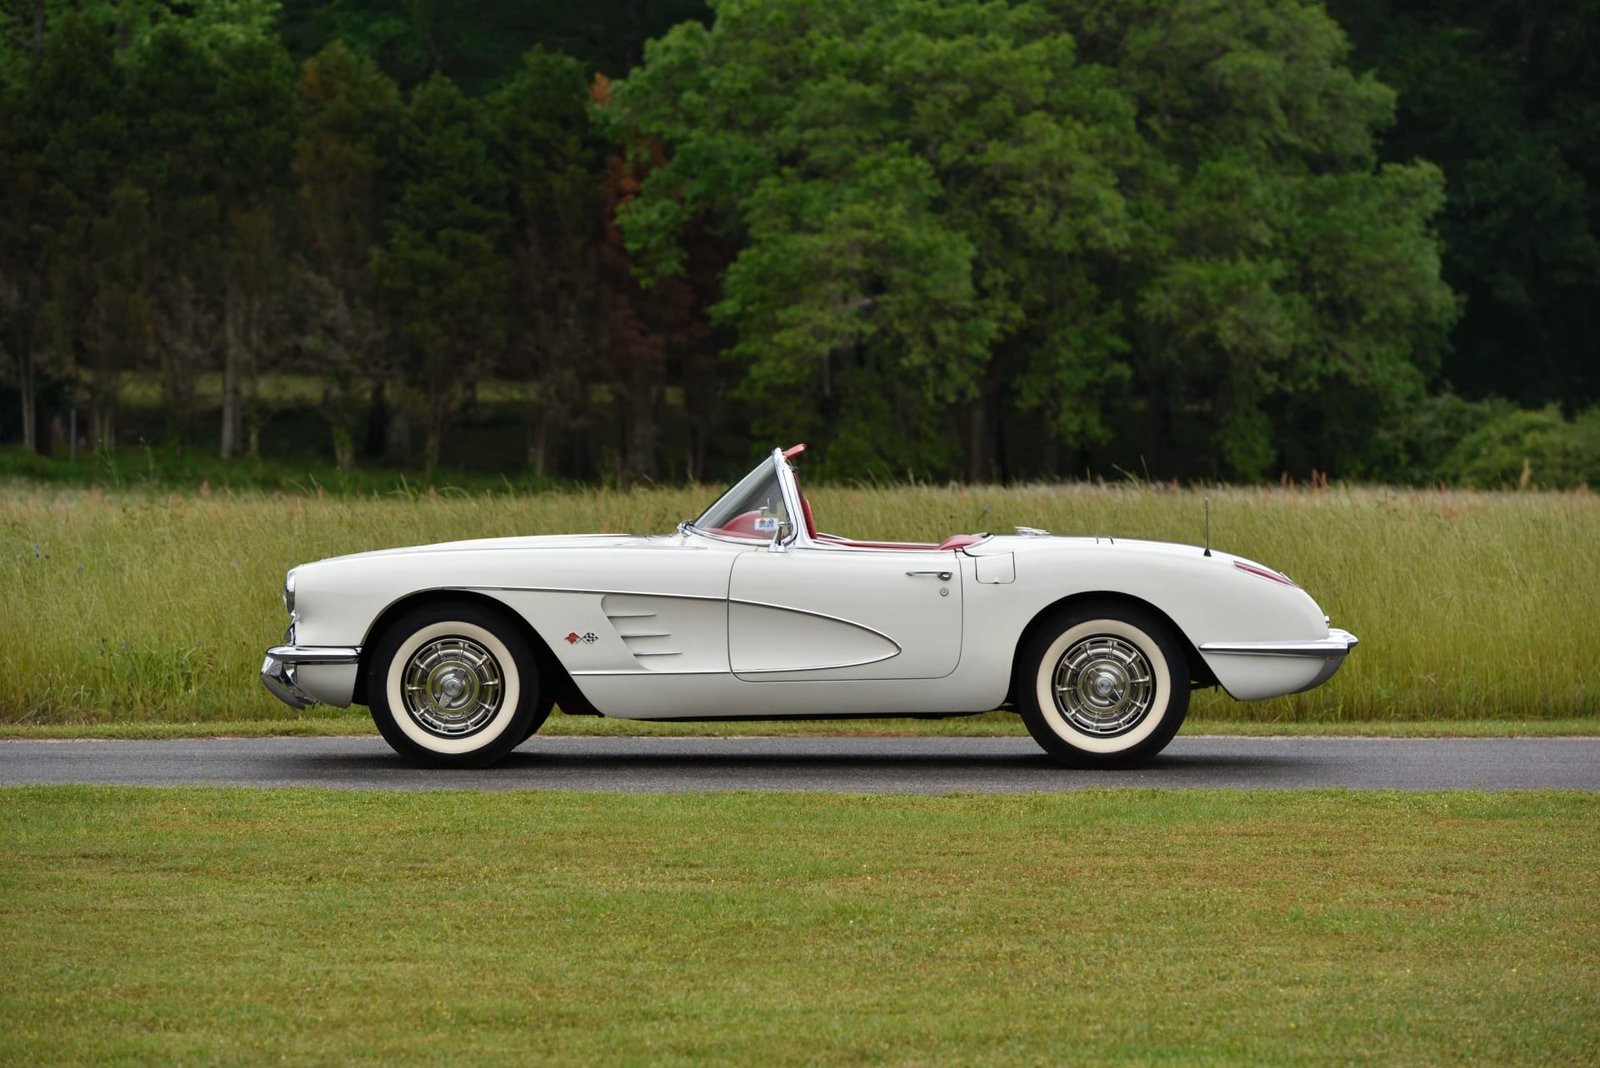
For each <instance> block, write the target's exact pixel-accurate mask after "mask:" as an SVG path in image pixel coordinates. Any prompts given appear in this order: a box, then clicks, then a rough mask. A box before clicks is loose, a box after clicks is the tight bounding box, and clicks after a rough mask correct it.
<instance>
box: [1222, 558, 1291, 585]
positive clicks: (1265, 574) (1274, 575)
mask: <svg viewBox="0 0 1600 1068" xmlns="http://www.w3.org/2000/svg"><path fill="white" fill-rule="evenodd" d="M1233 566H1234V567H1236V568H1238V569H1239V570H1240V571H1243V572H1245V573H1246V574H1250V575H1257V576H1259V577H1261V578H1264V579H1271V580H1272V581H1273V582H1281V583H1283V584H1284V585H1285V586H1293V587H1294V588H1295V589H1299V588H1300V584H1299V583H1298V582H1296V581H1295V580H1294V579H1292V578H1290V577H1289V576H1288V575H1280V574H1278V572H1276V571H1269V570H1268V569H1267V568H1264V567H1257V566H1256V565H1255V564H1247V563H1245V562H1244V561H1243V560H1235V561H1234V562H1233Z"/></svg>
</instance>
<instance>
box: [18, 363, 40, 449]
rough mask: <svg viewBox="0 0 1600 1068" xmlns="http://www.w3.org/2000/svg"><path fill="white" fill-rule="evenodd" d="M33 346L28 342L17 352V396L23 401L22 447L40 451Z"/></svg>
mask: <svg viewBox="0 0 1600 1068" xmlns="http://www.w3.org/2000/svg"><path fill="white" fill-rule="evenodd" d="M34 377H35V368H34V361H33V347H32V346H31V345H27V344H26V343H25V344H24V345H23V346H22V350H21V351H20V352H18V353H17V396H18V398H19V399H20V400H21V401H22V447H23V448H24V449H26V450H28V451H29V452H38V451H39V408H38V398H37V393H38V386H37V384H36V383H35V381H34Z"/></svg>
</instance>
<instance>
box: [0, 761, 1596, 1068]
mask: <svg viewBox="0 0 1600 1068" xmlns="http://www.w3.org/2000/svg"><path fill="white" fill-rule="evenodd" d="M0 806H3V812H4V819H3V821H0V851H3V855H4V856H5V857H6V860H5V863H4V864H3V865H0V960H4V962H5V963H4V965H3V967H0V1019H4V1021H5V1024H4V1026H3V1027H0V1061H3V1062H4V1063H8V1064H43V1063H52V1062H54V1063H85V1062H94V1063H126V1064H147V1063H152V1062H155V1061H162V1062H171V1063H185V1064H204V1063H220V1064H238V1063H264V1062H269V1061H271V1062H282V1061H287V1062H289V1063H296V1064H307V1063H323V1064H349V1063H358V1064H359V1063H374V1064H376V1063H383V1064H392V1063H408V1062H410V1063H417V1062H428V1063H459V1064H473V1065H476V1064H481V1063H484V1062H485V1061H490V1060H494V1059H501V1060H515V1061H518V1062H521V1063H554V1062H561V1063H605V1064H614V1063H635V1064H646V1063H648V1064H675V1063H683V1064H688V1063H702V1062H718V1063H739V1064H754V1063H776V1064H788V1063H814V1064H830V1065H831V1064H843V1065H855V1064H880V1063H881V1064H925V1065H932V1064H944V1063H951V1062H962V1063H992V1064H1008V1065H1009V1064H1019V1063H1035V1064H1058V1063H1065V1062H1074V1063H1110V1062H1133V1063H1157V1062H1160V1063H1184V1064H1208V1063H1264V1062H1270V1063H1297V1062H1298V1063H1348V1062H1358V1061H1359V1062H1371V1063H1379V1064H1395V1063H1438V1062H1449V1061H1470V1062H1476V1063H1484V1064H1496V1065H1501V1064H1555V1063H1565V1064H1593V1063H1595V1062H1596V1060H1597V1058H1600V911H1597V910H1596V909H1595V907H1594V875H1595V872H1596V871H1597V870H1600V835H1597V834H1596V832H1595V827H1596V823H1597V820H1600V798H1597V797H1594V796H1589V795H1574V794H1556V793H1506V794H1492V795H1483V794H1459V793H1453V794H1404V795H1402V794H1353V793H1341V792H1314V793H1235V792H1170V793H1169V792H1146V791H1132V790H1129V791H1103V792H1088V793H1077V794H1071V795H1061V796H1010V797H971V796H958V797H943V798H908V797H863V796H839V795H787V794H784V795H780V794H717V795H695V796H651V797H631V796H603V795H587V794H554V793H511V794H469V793H424V794H411V793H372V794H362V793H326V792H318V791H306V790H298V791H265V790H162V791H141V790H130V789H98V788H94V789H91V788H50V789H12V790H5V791H0Z"/></svg>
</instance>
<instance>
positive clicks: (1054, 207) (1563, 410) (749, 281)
mask: <svg viewBox="0 0 1600 1068" xmlns="http://www.w3.org/2000/svg"><path fill="white" fill-rule="evenodd" d="M713 8H714V10H710V9H707V8H704V7H702V6H701V5H700V4H698V3H690V2H687V0H680V2H678V3H676V4H674V3H660V2H656V3H645V2H643V0H609V2H604V3H597V4H594V5H567V4H555V3H533V4H512V3H509V2H503V3H498V4H495V3H490V4H483V5H477V6H475V7H474V8H473V9H472V10H471V11H469V12H463V11H460V10H457V9H456V8H454V7H453V6H451V5H444V4H431V3H422V4H416V3H406V4H400V3H398V2H385V0H336V2H334V3H331V4H318V5H313V4H309V3H298V2H290V3H287V4H285V5H283V6H282V7H280V6H279V5H278V4H276V3H274V2H272V0H246V2H238V0H192V2H187V3H183V4H177V3H170V2H163V0H142V2H127V0H124V2H117V3H111V2H107V0H99V2H96V0H85V2H75V3H72V2H61V0H5V4H4V6H3V7H0V366H3V367H4V369H5V370H4V374H5V375H6V382H7V385H8V386H10V387H11V388H12V390H13V391H14V392H13V395H14V396H15V398H16V399H15V401H14V402H13V403H11V404H8V408H9V409H11V411H8V412H6V413H5V414H4V415H0V427H4V428H5V429H6V431H7V433H6V435H5V436H6V437H7V438H9V439H11V440H16V441H20V443H21V444H22V445H23V446H24V447H27V448H32V449H42V448H48V447H49V446H50V435H49V434H48V433H47V432H46V430H45V418H46V417H47V416H51V415H55V414H58V413H59V411H60V410H61V409H62V407H63V406H65V405H71V406H73V407H76V408H79V409H81V410H82V411H84V412H85V413H86V415H87V422H88V427H89V434H88V437H89V440H91V441H93V442H115V441H116V440H117V439H118V416H119V410H120V409H121V407H122V403H123V392H124V389H125V386H126V383H127V380H128V376H129V375H132V374H136V375H140V376H143V377H144V378H146V379H151V380H154V381H156V382H158V383H159V388H160V391H161V397H162V405H163V411H164V413H165V419H166V422H167V426H166V430H165V434H166V436H167V438H168V440H169V441H171V442H172V443H174V444H175V445H176V446H179V447H190V448H194V447H207V448H209V447H212V446H210V445H209V444H208V443H204V442H202V441H201V440H200V433H201V430H200V428H201V427H202V426H207V427H211V428H212V429H209V430H207V431H206V434H207V437H210V436H211V435H212V434H215V435H216V436H215V446H214V447H215V448H216V450H217V451H218V452H219V453H220V455H221V456H223V457H224V458H227V457H234V456H239V455H243V454H250V453H257V452H259V451H260V448H261V446H260V435H261V430H262V426H263V423H264V421H266V420H267V419H269V418H271V412H272V403H271V398H270V397H269V396H264V395H263V383H264V382H265V383H270V382H271V381H273V379H274V376H281V375H285V374H296V375H314V376H317V377H318V378H319V379H320V380H321V381H322V383H323V386H322V389H321V401H320V403H319V405H318V410H319V412H320V414H321V418H322V421H323V423H324V425H325V426H326V437H325V446H324V447H325V449H326V451H327V452H328V453H329V454H330V455H332V456H333V457H335V458H336V459H337V461H338V462H339V463H340V464H341V465H346V466H348V465H350V464H353V463H356V462H358V461H361V460H367V461H379V460H381V461H386V462H389V463H392V464H396V465H410V464H419V465H421V466H424V467H426V468H429V469H431V468H433V467H434V466H436V465H437V464H438V463H439V462H440V459H441V450H442V449H443V446H444V443H445V441H446V438H447V435H449V434H450V432H451V429H452V427H455V426H459V425H460V422H461V421H462V420H463V419H470V418H472V417H473V416H472V413H473V412H474V411H475V410H477V408H478V407H479V393H480V391H481V389H482V388H483V387H484V386H485V384H487V383H490V382H493V383H496V384H497V385H498V388H499V390H500V393H499V395H500V396H502V397H503V396H505V395H506V394H505V390H506V389H507V388H509V389H510V390H511V391H512V393H511V395H512V396H514V397H516V398H518V399H517V400H516V401H515V404H516V406H517V408H518V409H519V410H520V412H521V423H522V425H523V427H524V442H525V446H526V451H525V456H517V457H514V458H510V459H511V460H512V462H515V463H517V464H520V463H522V462H523V461H524V460H525V462H526V464H527V466H528V467H529V468H530V469H531V470H533V471H535V472H538V473H541V474H553V475H559V476H565V477H597V476H605V477H611V478H614V479H616V480H618V481H620V482H623V483H626V482H628V481H630V480H633V479H637V478H681V477H694V478H701V477H714V476H716V475H719V474H721V473H722V468H723V467H725V466H726V464H727V463H736V462H738V461H741V460H743V459H745V458H747V457H748V455H749V454H750V452H751V450H752V449H753V448H756V447H759V446H762V445H765V444H770V443H771V442H772V441H775V440H777V439H778V438H785V439H787V438H789V437H804V438H808V439H810V440H811V441H812V442H813V444H814V448H815V449H816V453H817V457H818V459H819V460H820V462H821V464H822V466H823V468H824V470H825V471H826V472H827V473H829V474H832V475H835V476H840V477H861V476H873V477H896V476H899V475H902V474H904V473H907V472H911V473H914V474H917V475H921V476H933V477H960V478H971V479H990V478H1016V477H1038V476H1053V475H1062V474H1066V475H1072V474H1083V473H1085V472H1100V473H1106V472H1109V471H1111V470H1112V469H1113V468H1115V467H1119V466H1127V467H1131V468H1133V469H1135V470H1137V469H1138V465H1139V464H1143V465H1144V468H1145V469H1146V470H1148V471H1149V472H1150V473H1152V474H1155V475H1160V476H1168V475H1184V476H1202V477H1230V478H1261V477H1276V476H1277V474H1278V473H1279V472H1282V471H1287V472H1290V473H1292V474H1295V475H1304V474H1306V473H1309V472H1310V471H1312V470H1320V471H1324V472H1327V471H1331V472H1333V473H1335V474H1342V475H1348V476H1353V477H1374V478H1397V479H1408V480H1431V479H1434V478H1440V477H1457V478H1466V479H1470V480H1477V481H1494V480H1497V479H1503V478H1506V477H1508V475H1507V472H1508V471H1509V472H1510V477H1513V478H1514V477H1516V476H1517V473H1518V471H1527V470H1532V471H1533V472H1534V474H1535V476H1536V477H1538V478H1539V479H1540V480H1542V481H1547V482H1562V481H1566V482H1574V481H1579V480H1582V479H1585V478H1593V477H1596V476H1597V475H1600V470H1596V465H1597V464H1600V416H1595V415H1594V414H1593V413H1590V414H1588V415H1584V414H1581V413H1582V412H1583V410H1584V409H1586V408H1588V407H1589V406H1591V405H1593V404H1594V402H1595V401H1597V400H1600V370H1597V366H1600V365H1597V361H1596V359H1595V346H1594V342H1593V340H1592V339H1593V338H1594V337H1595V336H1597V327H1600V324H1597V323H1595V322H1594V317H1595V315H1596V314H1597V312H1596V302H1595V301H1594V299H1593V294H1594V291H1595V285H1596V283H1597V282H1600V241H1597V239H1596V234H1595V222H1594V220H1595V218H1596V214H1595V212H1596V207H1597V206H1596V204H1595V196H1596V190H1597V189H1600V174H1597V168H1600V143H1597V138H1600V133H1597V130H1600V123H1596V122H1595V121H1593V120H1594V116H1595V114H1596V108H1597V107H1600V85H1596V83H1595V70H1596V67H1597V63H1596V60H1595V59H1594V56H1595V55H1596V54H1597V53H1596V50H1595V48H1594V47H1593V46H1594V45H1595V44H1596V43H1597V42H1596V41H1595V40H1594V37H1595V35H1596V32H1597V31H1596V22H1597V20H1596V19H1595V18H1594V16H1595V14H1596V11H1595V4H1594V3H1592V2H1588V0H1566V2H1563V3H1557V4H1551V5H1547V6H1545V7H1528V6H1526V5H1521V6H1512V5H1508V4H1503V3H1484V2H1480V3H1477V4H1470V3H1469V4H1466V5H1459V4H1453V5H1420V6H1418V5H1408V6H1406V7H1405V8H1403V9H1398V8H1391V5H1389V4H1388V3H1387V2H1385V0H1334V2H1333V3H1332V4H1331V5H1330V9H1324V8H1323V7H1322V6H1320V5H1318V4H1311V3H1297V2H1289V3H1284V2H1276V0H1247V2H1242V3H1236V4H1229V5H1215V4H1210V3H1203V2H1200V0H1177V2H1162V3H1158V2H1154V0H1148V2H1146V0H1137V2H1132V3H1124V4H1119V5H1114V6H1113V7H1111V8H1106V7H1105V6H1104V5H1099V4H1092V3H1088V2H1087V0H1031V2H1004V0H993V2H985V0H873V2H870V3H862V2H858V0H856V2H846V0H720V2H718V3H716V4H714V5H713ZM1352 43H1353V50H1352ZM207 374H210V375H217V376H220V380H221V398H222V399H221V406H220V412H218V413H212V412H210V411H204V412H203V411H202V410H201V409H202V407H203V404H202V399H201V397H200V395H199V391H198V389H197V384H198V383H199V381H200V379H201V376H202V375H207ZM1550 404H1553V405H1556V407H1553V408H1548V409H1545V408H1541V406H1543V405H1550ZM1519 406H1520V409H1519ZM12 411H14V412H15V413H16V414H15V417H13V415H12V414H11V412H12ZM669 425H670V432H669Z"/></svg>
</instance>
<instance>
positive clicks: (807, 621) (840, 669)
mask: <svg viewBox="0 0 1600 1068" xmlns="http://www.w3.org/2000/svg"><path fill="white" fill-rule="evenodd" d="M957 556H958V554H957V553H956V552H955V551H953V550H948V551H943V552H940V551H936V550H933V549H927V550H903V549H893V550H888V549H886V550H864V549H828V548H813V547H804V546H803V547H796V548H793V549H790V550H789V551H787V552H772V551H770V550H766V549H762V550H758V551H756V552H749V553H743V554H741V555H740V556H739V558H738V560H736V561H735V562H734V565H733V573H732V575H731V577H730V580H729V587H728V656H729V661H730V664H731V666H732V668H733V673H734V674H735V675H737V676H738V677H739V678H740V679H743V680H745V681H747V682H781V681H795V680H821V679H935V678H942V677H944V676H945V675H948V674H950V672H952V671H954V670H955V667H956V663H957V661H959V660H960V659H961V566H960V563H959V561H958V559H957Z"/></svg>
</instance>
